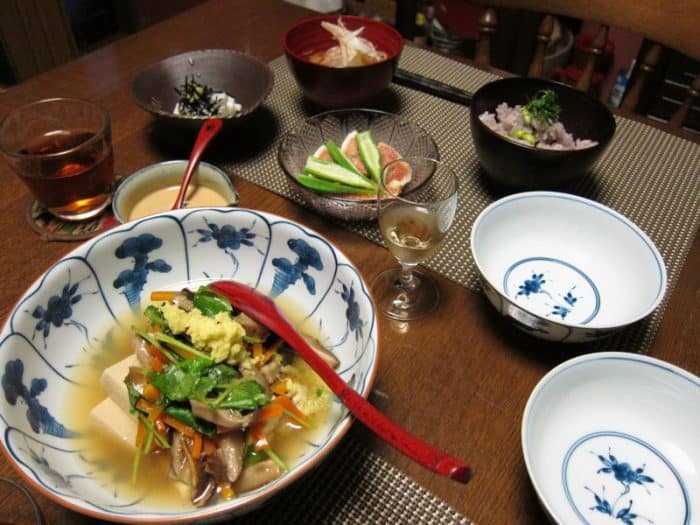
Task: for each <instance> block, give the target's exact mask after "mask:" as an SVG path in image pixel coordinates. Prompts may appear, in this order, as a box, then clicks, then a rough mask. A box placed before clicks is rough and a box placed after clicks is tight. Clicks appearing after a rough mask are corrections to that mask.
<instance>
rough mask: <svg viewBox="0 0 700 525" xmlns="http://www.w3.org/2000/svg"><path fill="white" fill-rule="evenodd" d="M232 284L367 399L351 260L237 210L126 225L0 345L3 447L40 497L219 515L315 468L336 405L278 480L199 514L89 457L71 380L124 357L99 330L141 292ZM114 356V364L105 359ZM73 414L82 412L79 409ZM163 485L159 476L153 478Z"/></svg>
mask: <svg viewBox="0 0 700 525" xmlns="http://www.w3.org/2000/svg"><path fill="white" fill-rule="evenodd" d="M219 279H232V280H236V281H240V282H243V283H245V284H248V285H251V286H253V287H256V288H257V289H258V290H260V291H261V292H263V293H266V294H269V295H270V296H271V297H273V298H274V299H275V301H276V302H277V303H278V304H279V305H280V306H281V308H282V309H283V310H284V311H286V312H287V313H288V315H289V316H290V319H291V320H292V321H293V322H295V323H296V324H297V326H298V328H299V329H300V330H301V331H302V332H307V333H311V334H319V335H320V340H321V342H322V343H323V344H324V345H325V346H326V347H327V348H329V349H330V350H331V351H332V352H333V353H334V354H335V355H336V357H337V358H338V359H339V361H340V367H339V369H338V371H339V373H340V375H341V376H342V377H343V378H344V379H345V380H346V381H347V382H348V383H350V384H351V385H352V386H353V387H354V388H355V389H356V390H357V391H358V392H360V393H361V394H362V395H364V396H367V395H368V394H369V392H370V389H371V387H372V383H373V381H374V377H375V372H376V367H377V340H378V334H377V320H376V317H375V309H374V304H373V301H372V298H371V297H370V294H369V292H368V289H367V286H366V284H365V282H364V281H363V279H362V276H361V275H360V274H359V272H358V270H357V269H356V268H355V267H354V266H353V264H352V263H351V262H350V261H349V259H348V258H347V257H346V256H345V255H344V254H343V253H341V252H340V251H339V250H338V249H337V248H336V247H334V246H333V245H332V244H331V243H330V242H328V241H327V240H325V239H324V238H323V237H321V236H320V235H319V234H317V233H315V232H313V231H311V230H309V229H308V228H306V227H304V226H303V225H300V224H297V223H295V222H292V221H290V220H287V219H283V218H281V217H277V216H274V215H270V214H266V213H261V212H256V211H252V210H245V209H240V208H238V209H230V208H227V209H224V208H222V209H197V210H177V211H173V212H168V213H163V214H160V215H155V216H152V217H148V218H145V219H142V220H139V221H135V222H130V223H128V224H124V225H121V226H119V227H117V228H115V229H113V230H110V231H108V232H106V233H104V234H102V235H100V236H99V237H96V238H94V239H92V240H90V241H89V242H87V243H85V244H84V245H82V246H80V247H79V248H77V249H76V250H74V251H73V252H71V253H70V254H68V255H66V256H65V257H63V258H62V259H61V260H60V261H58V262H57V263H56V264H54V265H53V266H52V267H51V268H49V269H48V270H47V271H46V273H45V274H44V275H42V276H41V277H40V278H39V279H38V280H37V281H36V282H34V283H33V284H32V285H31V286H30V287H29V289H28V290H27V292H26V293H25V294H24V296H23V297H22V298H21V299H19V301H18V302H17V304H16V306H15V307H14V309H13V311H12V313H11V314H10V315H9V317H8V319H7V321H6V323H5V325H4V327H3V329H2V334H1V336H0V375H1V376H2V389H3V395H2V396H1V398H0V430H2V443H1V448H2V450H3V452H4V453H5V455H6V456H7V457H8V458H9V459H10V461H11V462H12V463H13V464H14V466H15V467H16V468H17V469H18V471H19V472H20V474H21V475H22V476H23V477H24V478H25V480H27V481H28V482H29V484H30V485H31V486H32V487H33V488H34V489H35V490H37V491H38V492H41V493H43V494H45V495H46V496H48V497H49V498H51V499H53V500H55V501H57V502H58V503H60V504H62V505H65V506H66V507H69V508H70V509H73V510H75V511H77V512H81V513H84V514H87V515H91V516H94V517H98V518H102V519H107V520H112V521H120V522H132V523H146V522H156V521H165V522H183V521H201V520H209V519H217V518H221V517H224V516H227V515H231V514H236V513H242V512H245V511H247V510H250V509H252V508H254V507H257V506H259V505H260V504H262V503H263V502H264V501H265V500H266V499H267V498H269V497H271V496H272V495H273V494H275V493H277V492H278V491H280V490H281V489H282V488H284V487H286V486H288V485H290V484H291V483H292V482H294V481H295V480H297V479H298V478H299V477H301V476H302V475H303V474H304V473H306V472H308V471H309V470H310V469H311V468H313V467H314V466H316V465H317V464H318V463H319V462H320V461H321V460H322V459H323V458H324V457H325V456H326V455H327V454H328V453H329V452H330V451H331V450H332V449H333V447H334V446H335V445H337V443H338V442H339V440H340V439H341V438H342V437H343V435H344V434H345V433H346V432H347V430H348V428H349V426H350V424H351V419H350V417H349V416H348V413H347V411H346V410H344V408H343V407H342V406H341V405H340V404H339V403H338V402H335V403H334V404H333V408H332V410H331V416H330V418H329V421H328V422H327V423H326V424H325V426H324V427H323V428H322V429H321V430H320V431H319V433H318V434H317V436H316V437H315V438H314V441H313V443H311V444H310V447H309V449H308V451H306V452H304V453H303V454H301V455H300V457H298V458H297V460H296V462H295V463H294V466H293V467H292V468H291V469H290V471H289V472H288V473H286V474H284V475H283V476H282V477H281V478H279V479H277V480H276V481H274V482H272V483H270V484H268V485H266V486H264V487H261V488H260V489H257V490H255V491H253V492H250V493H245V494H242V495H240V496H239V497H237V498H235V499H233V500H231V501H228V502H219V503H216V504H213V505H210V506H207V507H204V508H199V509H198V508H195V507H193V506H191V504H188V502H187V501H186V500H187V498H185V501H183V503H182V505H180V506H178V505H177V504H173V503H172V502H167V504H163V503H162V502H161V503H158V502H149V499H148V498H147V497H144V495H143V494H135V493H134V490H133V488H130V487H129V486H128V485H129V484H130V481H129V480H125V479H115V477H114V476H113V475H112V474H113V473H112V472H110V470H109V468H105V467H104V466H103V465H101V464H99V463H95V462H92V461H91V460H90V454H89V451H88V450H87V449H86V448H85V447H86V444H85V443H86V439H87V437H88V436H85V432H86V430H85V429H86V428H89V427H86V422H85V420H86V418H87V411H88V410H89V407H88V408H80V407H81V406H82V405H85V402H84V401H82V400H83V399H84V398H86V397H90V396H92V397H95V393H94V392H88V391H86V388H87V387H86V385H85V384H83V383H82V380H83V378H85V377H86V373H89V372H90V371H91V369H93V368H97V369H98V371H99V370H101V369H102V368H104V367H105V366H108V365H110V364H111V363H113V362H115V361H117V360H118V359H119V358H120V357H121V356H122V354H123V351H122V350H119V351H118V350H117V349H115V348H113V347H111V346H110V338H109V334H110V332H109V330H108V329H109V328H110V327H111V326H116V325H117V324H118V323H122V322H124V321H123V320H124V319H126V318H128V315H129V312H132V311H137V310H139V309H140V308H142V306H143V305H145V303H146V301H148V297H149V292H150V291H152V290H158V289H178V288H180V287H182V286H185V285H189V286H190V288H196V286H197V285H198V284H200V283H206V282H207V281H210V280H219ZM117 355H119V357H117ZM81 410H82V413H81ZM164 482H166V483H167V481H164Z"/></svg>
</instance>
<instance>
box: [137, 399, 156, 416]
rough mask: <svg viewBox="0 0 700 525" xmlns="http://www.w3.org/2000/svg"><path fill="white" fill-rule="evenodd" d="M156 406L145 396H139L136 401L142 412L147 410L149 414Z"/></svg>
mask: <svg viewBox="0 0 700 525" xmlns="http://www.w3.org/2000/svg"><path fill="white" fill-rule="evenodd" d="M155 407H156V406H155V405H154V404H153V403H151V402H150V401H146V400H145V399H144V398H139V400H138V401H137V402H136V408H138V409H139V410H140V411H141V412H145V413H146V414H149V415H150V414H151V412H152V411H153V409H154V408H155Z"/></svg>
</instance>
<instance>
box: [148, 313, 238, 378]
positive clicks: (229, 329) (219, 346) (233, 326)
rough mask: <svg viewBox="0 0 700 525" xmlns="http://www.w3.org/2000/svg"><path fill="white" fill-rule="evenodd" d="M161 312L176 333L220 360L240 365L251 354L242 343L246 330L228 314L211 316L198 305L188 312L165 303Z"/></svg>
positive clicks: (215, 359)
mask: <svg viewBox="0 0 700 525" xmlns="http://www.w3.org/2000/svg"><path fill="white" fill-rule="evenodd" d="M160 311H161V312H162V313H163V317H165V320H166V321H167V322H168V325H169V326H170V329H171V330H172V331H173V333H174V334H183V333H184V334H187V335H188V336H189V338H190V341H192V344H193V345H194V346H195V347H196V348H197V349H200V350H203V351H205V352H209V353H210V355H211V358H212V359H213V360H214V361H216V362H217V363H221V362H223V361H226V362H227V363H229V364H232V365H237V364H241V363H242V362H243V361H244V360H245V359H246V358H248V357H249V355H248V352H247V351H246V350H245V348H244V346H243V344H242V339H243V336H244V335H245V329H244V328H243V327H242V326H241V325H240V324H239V323H238V322H237V321H234V320H233V319H232V318H231V316H230V315H229V314H228V313H226V312H221V313H218V314H216V315H215V316H214V317H207V316H205V315H204V314H202V312H200V311H199V310H197V309H196V308H194V309H192V311H191V312H186V311H184V310H182V309H181V308H178V307H177V306H175V305H174V304H170V303H165V302H164V303H162V304H161V305H160Z"/></svg>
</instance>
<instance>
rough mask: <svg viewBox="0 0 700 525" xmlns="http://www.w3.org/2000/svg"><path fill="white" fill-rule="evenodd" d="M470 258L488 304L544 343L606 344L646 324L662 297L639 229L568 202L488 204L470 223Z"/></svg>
mask: <svg viewBox="0 0 700 525" xmlns="http://www.w3.org/2000/svg"><path fill="white" fill-rule="evenodd" d="M471 250H472V255H473V257H474V261H475V263H476V266H477V268H478V270H479V273H480V277H481V282H482V288H483V290H484V293H485V295H486V297H487V298H488V299H489V301H490V302H491V303H492V304H493V305H494V306H495V307H496V309H497V310H498V311H499V312H500V313H501V314H502V315H504V316H507V317H509V318H510V319H511V321H512V322H513V323H514V324H515V325H516V326H517V327H518V328H520V329H522V330H523V331H525V332H527V333H529V334H531V335H533V336H536V337H540V338H542V339H547V340H552V341H564V342H581V341H589V340H592V339H597V338H600V337H603V336H607V335H609V334H611V333H613V332H615V331H617V330H620V329H621V328H623V327H626V326H629V325H631V324H633V323H635V322H637V321H639V320H641V319H643V318H644V317H646V316H647V315H649V314H650V313H651V312H652V311H654V309H655V308H656V307H657V306H658V305H659V304H660V302H661V300H662V299H663V296H664V293H665V291H666V267H665V266H664V262H663V259H662V257H661V255H660V254H659V251H658V250H657V248H656V246H654V243H653V242H652V241H651V239H649V237H648V236H647V235H646V234H645V233H644V232H643V231H642V230H641V229H640V228H639V227H637V226H636V225H635V224H634V223H633V222H631V221H630V220H629V219H627V218H626V217H624V216H623V215H621V214H620V213H618V212H616V211H615V210H612V209H611V208H608V207H606V206H604V205H602V204H600V203H598V202H595V201H592V200H589V199H585V198H583V197H578V196H575V195H570V194H566V193H558V192H546V191H542V192H525V193H518V194H515V195H511V196H508V197H505V198H502V199H500V200H497V201H495V202H493V203H492V204H491V205H489V206H487V207H486V208H485V209H484V210H483V211H482V212H481V213H480V214H479V216H478V217H477V219H476V221H475V222H474V225H473V227H472V233H471Z"/></svg>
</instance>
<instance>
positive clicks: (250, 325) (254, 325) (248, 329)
mask: <svg viewBox="0 0 700 525" xmlns="http://www.w3.org/2000/svg"><path fill="white" fill-rule="evenodd" d="M233 319H234V321H237V322H238V323H239V324H240V325H241V326H242V327H243V329H244V330H245V334H246V335H247V336H250V337H254V338H256V339H260V340H261V341H264V340H265V339H267V338H268V336H269V335H270V330H269V329H268V328H267V327H265V326H263V325H261V324H260V323H258V322H257V321H254V320H253V319H251V318H250V317H248V316H247V315H246V314H244V313H243V312H241V313H240V314H238V315H237V316H236V317H234V318H233Z"/></svg>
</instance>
